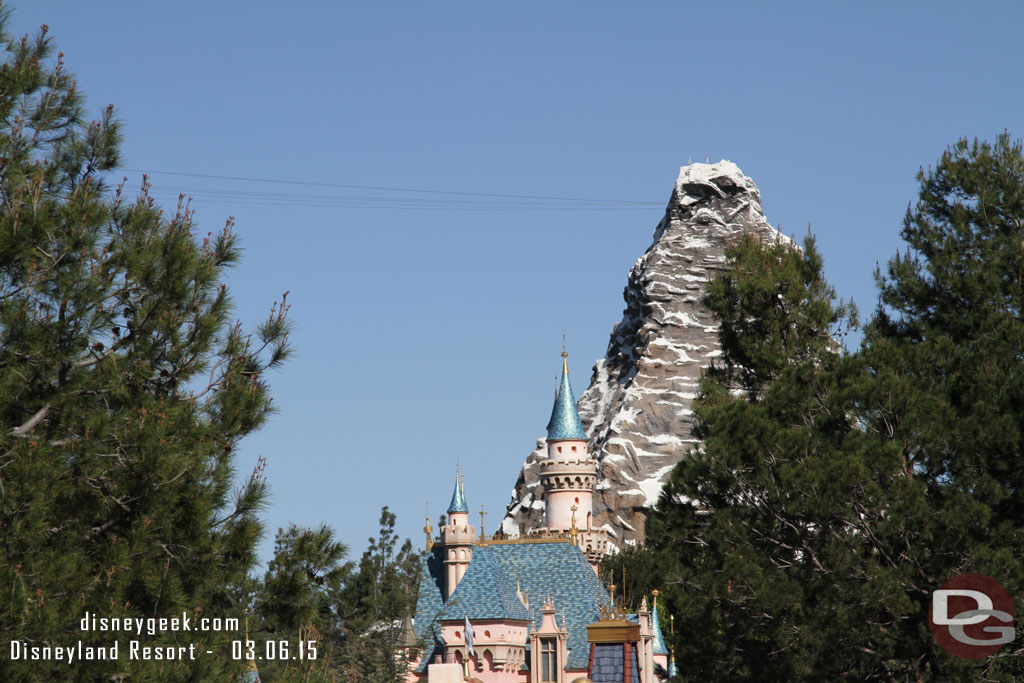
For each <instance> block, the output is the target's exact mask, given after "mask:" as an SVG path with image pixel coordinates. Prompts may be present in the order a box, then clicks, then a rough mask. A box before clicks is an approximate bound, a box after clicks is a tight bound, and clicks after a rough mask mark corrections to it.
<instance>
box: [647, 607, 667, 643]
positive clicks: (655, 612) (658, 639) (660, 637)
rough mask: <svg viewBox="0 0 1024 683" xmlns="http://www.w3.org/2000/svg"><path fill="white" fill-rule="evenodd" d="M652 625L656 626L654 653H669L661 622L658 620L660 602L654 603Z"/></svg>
mask: <svg viewBox="0 0 1024 683" xmlns="http://www.w3.org/2000/svg"><path fill="white" fill-rule="evenodd" d="M651 625H652V626H653V627H654V654H656V655H667V654H668V648H667V647H665V636H663V635H662V634H661V624H660V623H659V622H658V603H654V610H653V611H652V612H651Z"/></svg>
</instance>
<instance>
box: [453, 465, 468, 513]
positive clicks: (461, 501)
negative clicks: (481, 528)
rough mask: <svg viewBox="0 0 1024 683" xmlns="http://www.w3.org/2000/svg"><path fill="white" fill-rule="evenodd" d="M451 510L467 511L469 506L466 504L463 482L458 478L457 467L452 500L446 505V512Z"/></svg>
mask: <svg viewBox="0 0 1024 683" xmlns="http://www.w3.org/2000/svg"><path fill="white" fill-rule="evenodd" d="M453 512H466V513H468V512H469V506H468V505H466V492H465V491H464V484H463V483H462V481H461V480H460V479H459V469H458V467H456V468H455V491H454V492H453V493H452V502H451V504H450V505H449V506H448V514H449V515H450V514H452V513H453Z"/></svg>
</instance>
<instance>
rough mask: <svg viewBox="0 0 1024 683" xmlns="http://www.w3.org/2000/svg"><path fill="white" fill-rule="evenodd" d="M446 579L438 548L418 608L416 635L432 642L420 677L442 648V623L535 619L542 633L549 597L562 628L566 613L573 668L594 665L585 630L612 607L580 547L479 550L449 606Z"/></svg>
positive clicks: (424, 574)
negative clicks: (525, 600) (524, 598)
mask: <svg viewBox="0 0 1024 683" xmlns="http://www.w3.org/2000/svg"><path fill="white" fill-rule="evenodd" d="M443 577H444V562H443V555H442V550H441V548H440V546H436V547H435V549H434V552H433V553H430V554H429V555H428V556H427V559H426V562H425V564H424V566H423V567H422V574H421V577H420V590H419V599H418V601H417V603H416V622H415V629H416V634H417V636H419V637H420V638H425V639H426V640H428V641H429V642H428V648H427V650H428V651H427V652H426V653H425V654H424V658H423V659H422V660H421V662H420V665H419V666H418V667H417V669H416V670H417V671H423V670H424V668H425V667H426V664H427V663H428V662H429V661H430V658H431V656H432V654H433V650H432V649H431V648H430V647H429V643H430V642H434V643H436V644H437V646H438V647H439V646H440V629H439V628H438V626H437V621H438V620H439V619H464V618H465V617H466V616H468V617H469V620H470V621H471V622H472V621H474V620H476V619H502V618H511V619H531V620H532V621H533V622H534V627H535V628H539V627H540V624H541V620H542V619H543V614H542V613H541V611H540V606H541V605H542V604H543V602H544V600H545V598H548V597H550V598H551V600H552V601H553V602H554V605H555V609H556V611H557V621H558V624H559V626H561V624H562V614H563V610H564V614H565V623H566V628H567V629H568V631H569V642H568V645H569V648H570V650H569V661H568V666H569V668H572V669H583V668H586V666H587V663H588V661H589V659H590V645H589V643H588V641H587V628H586V627H587V625H588V624H592V623H594V622H595V621H597V620H598V619H599V618H600V613H599V611H598V607H599V606H600V605H606V604H608V593H607V592H606V591H605V589H604V587H603V586H602V585H601V582H600V581H599V580H598V578H597V574H595V573H594V570H593V569H591V568H590V564H589V563H588V562H587V558H586V557H585V556H584V555H583V553H582V552H581V551H580V549H579V548H577V547H576V546H574V545H572V544H570V543H568V542H555V543H530V542H522V543H495V544H493V545H486V546H476V547H474V548H473V561H472V562H471V563H470V565H469V569H468V570H466V574H465V576H463V578H462V581H460V582H459V586H458V587H457V588H456V589H455V593H454V594H453V595H452V598H451V600H449V601H448V604H447V605H446V604H444V602H443V601H442V599H441V594H442V590H443V588H444V578H443ZM517 579H518V580H519V585H520V588H521V589H522V590H523V592H527V591H528V592H529V599H530V610H529V611H527V610H526V608H525V607H523V605H522V603H521V602H520V601H519V598H518V597H517V596H516V593H515V585H516V580H517ZM520 609H521V610H522V611H520ZM506 615H507V616H506Z"/></svg>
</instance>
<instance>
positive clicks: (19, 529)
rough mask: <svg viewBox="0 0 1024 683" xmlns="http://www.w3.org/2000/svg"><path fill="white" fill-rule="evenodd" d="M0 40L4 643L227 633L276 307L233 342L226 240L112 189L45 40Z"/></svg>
mask: <svg viewBox="0 0 1024 683" xmlns="http://www.w3.org/2000/svg"><path fill="white" fill-rule="evenodd" d="M3 23H5V22H0V34H2V35H0V41H2V43H3V44H4V48H3V58H2V60H3V61H2V64H0V477H2V478H0V631H2V632H3V634H4V635H5V642H6V640H7V639H18V640H22V641H24V642H26V643H31V644H52V645H73V644H74V643H75V642H76V641H77V640H79V639H82V640H84V641H85V642H86V643H87V644H93V645H109V644H111V642H112V641H113V640H115V638H114V637H113V636H112V634H109V633H108V634H102V633H101V634H95V633H86V634H83V633H82V632H81V631H80V630H79V629H78V623H79V620H80V619H81V618H82V617H83V616H84V615H85V613H86V612H90V613H92V614H94V615H98V616H101V617H124V616H132V617H149V616H156V617H165V616H173V615H176V614H179V615H180V613H181V612H182V611H185V612H188V613H189V614H194V615H199V614H205V615H208V616H216V617H229V616H240V615H239V614H237V610H236V605H235V604H234V601H235V599H237V590H236V589H237V587H238V586H241V585H243V584H244V582H245V580H246V575H247V573H248V571H249V570H250V568H251V567H252V566H253V565H254V561H255V555H254V553H255V545H256V542H257V540H258V539H259V537H260V535H261V532H262V527H261V524H260V522H259V520H258V518H257V515H256V513H257V512H258V511H259V510H260V508H261V506H262V505H263V501H264V499H265V493H266V485H265V483H264V480H263V478H262V468H257V470H256V471H254V472H253V473H252V475H251V476H249V477H248V478H246V479H245V480H243V483H242V484H241V486H240V487H239V488H238V489H237V490H234V491H233V490H232V481H233V475H234V470H233V462H234V456H235V453H236V451H237V447H238V444H239V442H240V441H241V440H242V439H243V438H244V437H245V436H246V435H248V434H250V433H252V432H253V431H254V430H256V429H257V428H259V426H260V425H261V424H262V423H263V422H264V421H265V419H266V418H267V416H268V414H269V413H270V412H271V410H272V408H271V399H270V396H269V393H268V386H267V383H266V374H267V371H268V370H269V369H271V368H274V367H277V366H278V365H279V364H280V363H281V362H282V361H283V360H284V359H285V358H286V357H287V355H288V345H287V337H288V322H287V317H286V313H287V306H286V305H285V303H284V301H282V302H281V304H280V306H278V307H275V308H274V309H273V310H272V311H271V314H270V317H269V318H268V320H267V321H266V322H265V323H264V324H263V325H261V326H260V327H259V329H258V330H257V333H256V335H255V337H253V336H250V335H249V334H247V333H245V332H244V331H243V329H242V328H241V326H240V325H238V324H237V323H234V322H233V321H232V319H231V316H230V299H229V296H228V292H227V290H226V288H225V286H224V285H223V284H222V280H223V277H224V271H225V269H226V268H228V267H230V266H231V265H232V264H233V263H235V262H236V261H237V259H238V256H239V249H238V245H237V241H236V239H235V236H234V235H233V233H232V232H231V225H230V222H229V224H228V226H227V227H225V229H224V230H223V231H221V232H219V233H217V234H212V233H211V234H208V235H207V236H206V237H205V238H202V239H199V238H197V237H196V236H195V228H196V226H195V221H194V216H193V213H192V212H191V211H190V210H189V208H188V205H187V204H180V205H179V206H178V209H177V211H176V213H175V214H174V215H172V216H166V215H165V214H164V213H163V211H162V210H161V209H160V208H159V207H158V206H157V205H156V204H155V202H154V201H153V200H152V199H151V198H150V197H149V196H148V195H147V192H146V190H145V189H144V190H143V191H142V193H141V194H140V195H139V196H138V197H136V198H134V199H131V198H128V197H125V196H124V195H123V193H122V192H121V190H120V188H116V189H111V188H109V187H107V185H106V184H105V182H104V173H105V172H107V171H110V170H112V169H113V168H114V167H115V166H116V165H117V163H118V160H119V151H118V148H119V143H120V128H119V125H118V122H117V119H116V117H115V115H114V112H113V109H112V108H111V107H107V108H106V110H104V112H103V113H102V115H101V117H100V118H99V119H98V120H96V121H92V122H87V121H86V119H85V114H84V108H83V107H84V105H83V100H82V96H81V93H80V92H79V91H78V89H77V87H76V85H75V82H74V79H73V78H72V77H71V76H70V74H68V72H67V71H66V70H65V68H64V66H63V64H62V63H61V59H60V56H57V57H56V61H54V57H53V46H52V43H51V41H50V39H49V38H48V37H47V35H46V29H45V27H44V28H43V30H41V31H40V32H39V33H38V34H37V35H36V36H35V37H33V38H22V39H20V40H14V39H11V38H10V37H9V36H7V35H6V34H5V33H3V31H2V26H3ZM233 587H234V588H233ZM233 591H234V592H233ZM237 636H238V634H234V633H219V634H215V633H192V634H182V633H177V634H168V635H167V636H166V638H165V640H177V641H181V642H184V643H186V644H187V642H196V643H197V644H199V645H200V646H202V647H203V648H208V649H214V650H217V651H218V655H217V656H213V657H205V658H203V657H200V658H198V659H197V660H196V661H194V662H192V661H186V662H183V663H173V664H168V663H166V662H162V663H158V662H146V661H128V660H127V659H126V658H124V657H122V660H121V661H120V662H118V663H109V664H108V663H105V662H89V661H85V662H74V663H72V664H70V665H68V664H67V663H63V662H39V661H34V662H27V663H26V662H12V661H9V660H8V658H7V657H4V658H3V659H0V678H2V679H3V680H96V679H98V678H99V677H101V676H104V675H108V674H111V673H114V672H115V670H116V671H119V672H122V673H130V674H132V676H133V677H134V679H135V680H211V679H213V678H216V677H217V676H219V675H224V674H225V672H230V671H232V670H234V669H235V668H237V666H238V665H237V664H236V663H233V662H231V660H230V658H229V657H228V650H227V644H226V642H227V639H229V638H232V637H237ZM119 639H120V640H125V638H119ZM141 639H142V640H144V641H146V642H144V643H143V644H144V645H151V644H157V642H158V641H159V638H156V637H150V636H142V637H141ZM179 644H180V643H179ZM121 647H122V648H124V647H126V645H125V644H122V646H121ZM112 667H115V669H113V670H112Z"/></svg>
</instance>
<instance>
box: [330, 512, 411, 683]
mask: <svg viewBox="0 0 1024 683" xmlns="http://www.w3.org/2000/svg"><path fill="white" fill-rule="evenodd" d="M398 542H399V539H398V536H397V534H396V533H395V514H394V513H393V512H391V511H389V510H388V508H387V507H384V508H383V509H382V510H381V516H380V534H379V536H378V537H377V538H376V539H373V538H371V539H369V546H368V547H367V549H366V551H365V552H364V553H363V556H362V558H361V559H360V561H359V568H358V571H357V572H355V573H354V574H353V575H352V576H351V577H350V578H349V580H348V581H346V584H345V588H344V589H343V591H342V593H341V595H340V598H339V601H338V610H339V614H340V618H341V625H342V640H341V647H340V648H339V650H338V655H337V661H338V664H337V666H338V670H339V671H340V672H341V674H342V676H343V678H344V679H345V680H350V681H365V682H366V683H379V682H380V683H382V682H385V681H386V682H388V683H400V682H401V681H404V680H405V675H406V673H407V669H408V663H407V662H405V661H404V660H403V659H402V658H401V657H396V653H398V652H399V649H400V647H401V646H402V645H403V644H404V638H405V635H406V634H405V631H404V629H403V624H402V621H403V619H404V618H406V617H410V616H412V614H413V613H414V612H415V609H416V595H417V590H418V586H419V567H420V563H419V556H418V554H417V553H415V552H414V551H413V549H412V542H411V541H409V540H408V539H406V540H405V541H404V542H403V543H402V544H401V546H399V545H398Z"/></svg>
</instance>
